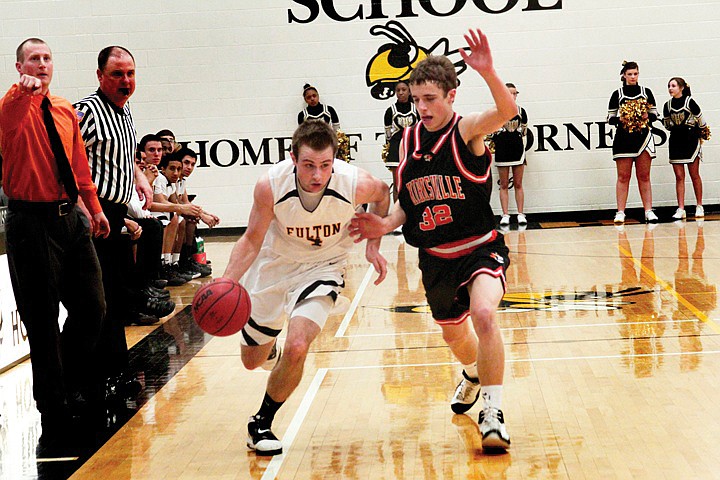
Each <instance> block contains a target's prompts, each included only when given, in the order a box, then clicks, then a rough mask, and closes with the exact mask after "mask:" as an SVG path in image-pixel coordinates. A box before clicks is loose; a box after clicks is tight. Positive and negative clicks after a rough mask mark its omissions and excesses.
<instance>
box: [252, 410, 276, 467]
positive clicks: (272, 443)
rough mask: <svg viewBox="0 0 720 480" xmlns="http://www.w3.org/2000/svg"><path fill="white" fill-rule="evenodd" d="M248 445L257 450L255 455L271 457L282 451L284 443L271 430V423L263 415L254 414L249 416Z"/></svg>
mask: <svg viewBox="0 0 720 480" xmlns="http://www.w3.org/2000/svg"><path fill="white" fill-rule="evenodd" d="M247 446H248V448H249V449H251V450H255V455H260V456H264V457H270V456H273V455H280V454H281V453H282V443H281V442H280V440H278V438H277V437H276V436H275V434H273V433H272V431H271V430H270V425H268V424H266V423H265V422H264V421H263V418H262V417H258V416H257V415H253V416H252V417H250V418H248V438H247Z"/></svg>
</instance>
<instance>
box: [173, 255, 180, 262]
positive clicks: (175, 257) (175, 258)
mask: <svg viewBox="0 0 720 480" xmlns="http://www.w3.org/2000/svg"><path fill="white" fill-rule="evenodd" d="M179 261H180V254H179V253H173V254H172V263H173V264H175V263H178V262H179Z"/></svg>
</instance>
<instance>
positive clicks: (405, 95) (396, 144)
mask: <svg viewBox="0 0 720 480" xmlns="http://www.w3.org/2000/svg"><path fill="white" fill-rule="evenodd" d="M395 97H396V98H397V102H395V103H394V104H392V105H391V106H390V107H388V109H387V110H385V142H386V143H387V144H388V150H387V155H386V156H385V166H386V167H387V168H388V170H390V172H391V173H392V177H393V203H395V201H396V200H397V192H398V179H397V178H396V172H397V167H398V165H399V164H400V158H399V156H398V154H399V151H400V140H402V132H403V129H404V128H406V127H412V126H413V125H415V124H416V123H417V122H419V121H420V114H418V112H417V109H416V108H415V104H414V103H412V101H411V99H410V87H409V86H408V84H407V82H406V81H404V80H400V81H399V82H397V83H396V84H395Z"/></svg>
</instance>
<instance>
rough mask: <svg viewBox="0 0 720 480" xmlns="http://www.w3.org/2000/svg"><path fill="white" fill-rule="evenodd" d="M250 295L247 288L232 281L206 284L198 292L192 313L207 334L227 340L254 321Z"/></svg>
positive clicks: (225, 279) (218, 280) (226, 279)
mask: <svg viewBox="0 0 720 480" xmlns="http://www.w3.org/2000/svg"><path fill="white" fill-rule="evenodd" d="M250 311H251V305H250V295H249V294H248V292H247V290H245V287H243V286H242V285H240V284H239V283H238V282H236V281H234V280H230V279H229V278H219V279H217V280H215V281H212V282H210V283H206V284H205V285H203V286H202V287H200V288H199V289H198V291H197V292H195V297H193V302H192V313H193V318H194V319H195V323H197V324H198V326H199V327H200V328H202V329H203V330H204V331H205V332H207V333H209V334H210V335H215V336H218V337H227V336H228V335H233V334H235V333H237V332H239V331H240V330H241V329H242V328H243V327H244V326H245V324H246V323H247V322H248V319H249V318H250Z"/></svg>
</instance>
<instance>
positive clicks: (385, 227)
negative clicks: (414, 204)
mask: <svg viewBox="0 0 720 480" xmlns="http://www.w3.org/2000/svg"><path fill="white" fill-rule="evenodd" d="M405 218H406V217H405V211H404V210H403V209H402V207H401V206H400V203H399V202H395V205H393V208H392V211H391V212H390V214H389V215H387V216H386V217H380V216H379V215H375V214H374V213H357V214H355V217H353V219H352V221H351V222H350V227H349V229H350V236H351V237H356V238H355V243H360V242H362V241H363V240H366V239H368V238H381V237H382V236H383V235H385V234H386V233H388V232H392V231H393V230H395V229H396V228H397V227H399V226H400V225H403V224H404V223H405Z"/></svg>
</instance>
